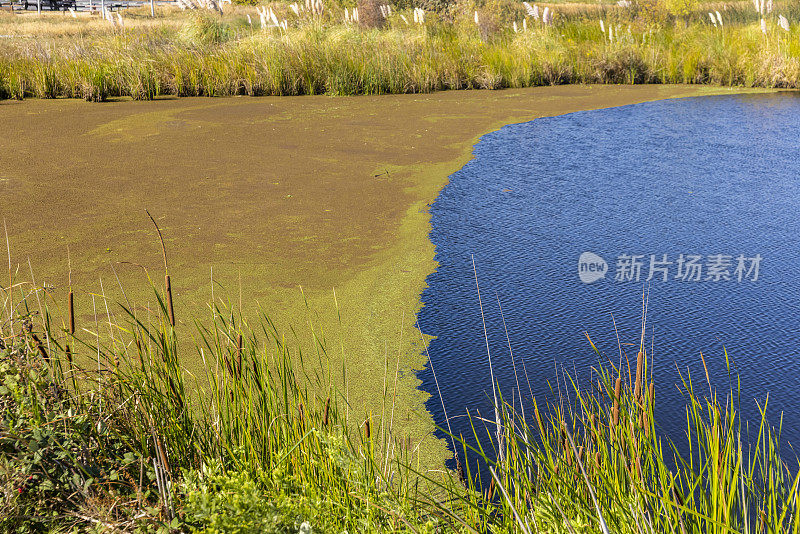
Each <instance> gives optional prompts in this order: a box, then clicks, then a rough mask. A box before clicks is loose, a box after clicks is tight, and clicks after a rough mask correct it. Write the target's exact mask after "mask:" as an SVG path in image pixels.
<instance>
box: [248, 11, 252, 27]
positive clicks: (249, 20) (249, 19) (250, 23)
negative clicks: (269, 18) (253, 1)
mask: <svg viewBox="0 0 800 534" xmlns="http://www.w3.org/2000/svg"><path fill="white" fill-rule="evenodd" d="M247 23H248V24H249V25H250V27H251V28H252V27H253V19H251V18H250V13H248V14H247Z"/></svg>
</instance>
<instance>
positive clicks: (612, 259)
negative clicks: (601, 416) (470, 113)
mask: <svg viewBox="0 0 800 534" xmlns="http://www.w3.org/2000/svg"><path fill="white" fill-rule="evenodd" d="M798 124H800V97H798V96H796V95H793V94H778V95H758V96H731V97H706V98H693V99H683V100H671V101H663V102H657V103H649V104H641V105H635V106H627V107H622V108H615V109H609V110H601V111H589V112H581V113H574V114H571V115H565V116H561V117H554V118H545V119H538V120H536V121H533V122H529V123H526V124H519V125H513V126H507V127H505V128H503V129H502V130H500V131H498V132H495V133H492V134H489V135H487V136H485V137H483V138H482V139H481V141H480V143H479V144H478V145H477V146H476V147H475V159H474V160H472V161H471V162H470V163H469V164H467V165H466V166H465V167H464V168H463V169H462V170H460V171H459V172H457V173H455V174H454V175H453V176H451V180H450V184H449V185H447V187H445V189H444V190H443V191H442V193H441V196H440V197H439V198H438V199H437V201H436V203H435V204H434V205H433V207H432V209H431V212H432V224H433V231H432V234H431V238H432V240H433V242H434V243H435V244H436V247H437V257H436V259H437V260H438V262H439V264H440V266H439V269H438V270H437V272H436V273H434V274H432V275H431V276H430V277H429V278H428V284H429V287H428V289H427V290H426V291H425V293H424V294H423V302H424V304H425V306H424V308H423V310H422V311H421V312H420V316H419V319H420V324H421V327H422V330H423V331H424V332H425V333H426V334H431V335H434V336H437V339H435V340H434V341H433V342H432V343H431V346H430V353H431V359H432V360H433V362H434V365H435V366H436V372H437V375H438V378H439V385H440V386H441V389H442V395H443V397H444V401H445V403H446V407H447V411H448V414H449V415H450V416H451V418H452V417H453V416H458V415H463V414H465V411H466V410H467V409H480V411H481V412H482V413H484V414H486V413H488V409H489V407H490V406H491V402H490V401H489V399H490V397H491V379H490V377H489V365H488V361H487V355H486V344H485V340H484V332H483V327H482V322H481V312H480V309H479V306H478V295H477V292H476V289H475V277H474V274H473V268H472V261H471V256H472V255H474V258H475V263H476V265H477V274H478V278H479V281H480V284H481V296H482V299H483V306H484V312H485V313H486V327H487V331H488V337H489V347H490V350H491V353H492V357H493V364H494V373H495V378H496V380H498V381H499V382H500V384H501V389H502V391H503V395H504V398H506V399H511V398H512V396H513V397H514V398H517V399H518V398H519V392H518V391H515V389H516V382H515V379H514V370H513V367H512V365H511V358H510V355H509V347H508V343H507V341H506V335H505V331H504V328H503V322H502V318H501V314H500V311H499V310H500V306H499V305H498V302H499V304H500V305H502V310H503V312H504V315H505V322H506V324H507V326H508V336H509V339H510V343H511V348H512V349H513V353H514V357H515V358H516V361H517V365H518V371H519V372H522V367H521V364H522V362H524V364H525V368H526V369H527V372H528V378H529V380H530V387H531V390H532V393H533V395H535V396H536V397H537V400H540V401H541V399H543V398H545V397H549V398H553V392H552V390H551V387H556V384H555V383H554V379H555V378H556V375H557V371H560V370H566V371H568V372H570V373H571V374H572V375H573V376H574V377H575V378H577V379H578V380H579V381H581V380H583V381H587V380H588V379H589V378H590V367H591V366H592V365H595V364H596V363H597V357H596V355H595V354H594V353H593V351H592V349H591V346H590V345H589V343H588V342H587V339H586V336H585V334H584V332H588V334H589V335H590V336H591V338H592V341H594V343H595V344H596V345H597V346H598V348H599V349H600V350H601V351H602V353H603V357H604V358H606V359H607V360H611V361H613V362H614V363H615V364H618V363H619V360H620V351H619V345H618V343H617V331H618V332H619V336H620V339H621V341H622V349H623V351H625V352H626V353H627V355H628V356H630V357H632V358H633V362H634V365H635V357H636V348H635V346H632V345H626V343H628V344H633V345H636V344H637V343H638V339H639V333H640V330H641V328H640V323H641V311H642V310H641V308H642V294H643V291H647V293H648V295H649V301H648V314H647V341H646V343H647V345H648V346H651V345H652V347H653V356H654V359H653V362H654V381H655V385H656V390H657V405H656V410H657V419H658V423H659V425H660V426H661V431H662V432H664V433H666V434H668V435H670V436H671V437H673V438H674V439H676V440H678V441H680V439H681V434H682V433H683V432H685V413H684V410H683V406H684V402H683V399H682V397H681V395H680V393H679V392H678V390H677V388H676V387H675V385H676V384H677V383H679V381H680V377H679V375H678V370H680V371H681V372H684V373H685V372H686V371H687V370H688V371H689V372H690V373H691V375H692V376H693V377H694V378H695V379H696V382H697V383H698V385H702V386H703V387H705V372H704V370H703V364H702V362H701V359H700V352H701V351H702V353H703V355H704V356H705V357H706V362H707V363H708V367H709V369H708V370H709V374H710V376H711V381H712V386H713V387H716V388H718V389H719V390H720V391H723V390H726V389H727V388H728V387H729V380H734V381H735V377H734V378H730V377H729V376H728V373H727V369H726V363H725V355H724V351H723V348H725V349H727V351H728V354H729V356H730V359H731V362H732V364H733V367H734V371H735V372H738V373H739V374H740V375H741V377H742V393H743V394H742V401H741V402H742V409H743V412H744V415H745V417H747V418H749V419H751V420H754V419H755V420H758V408H757V406H756V403H755V400H754V399H759V400H760V401H762V404H763V400H764V399H765V397H766V395H767V394H769V412H770V413H771V414H773V416H774V417H773V419H772V420H773V421H774V422H776V423H777V422H778V415H779V412H781V411H783V412H784V439H785V440H788V441H789V442H790V443H792V442H795V441H797V438H798V437H800V395H797V394H796V391H797V386H798V382H799V381H800V359H799V358H798V355H799V354H800V328H798V327H800V302H799V301H798V288H800V231H799V230H800V228H798V221H800V217H798V212H800V195H799V194H798V192H799V191H800V152H798V148H800V137H799V136H798V135H797V127H798ZM585 252H590V253H592V255H593V256H586V258H589V259H592V258H594V259H595V260H596V261H595V262H593V263H596V264H597V265H596V266H593V267H591V268H592V269H601V268H602V262H605V264H606V265H607V269H606V270H605V272H604V273H603V274H604V276H597V275H594V278H597V279H596V280H594V281H593V282H591V283H585V282H582V281H581V276H579V267H578V260H579V257H580V256H581V254H582V253H585ZM598 258H599V260H598ZM590 263H592V262H589V263H586V262H585V264H584V269H586V270H588V269H589V268H590V267H589V264H590ZM651 269H653V270H652V273H651ZM648 277H650V278H651V280H650V282H649V283H648V282H647V278H648ZM584 278H585V277H584ZM665 279H666V280H665ZM612 314H613V319H612ZM615 326H616V330H615ZM420 376H421V378H422V380H423V386H422V387H423V388H424V389H425V390H426V391H429V392H430V393H432V394H434V395H435V396H434V397H433V398H431V400H430V401H429V402H428V409H429V410H431V412H432V413H433V414H434V416H435V419H436V421H437V422H439V423H440V424H443V422H444V418H443V415H442V407H441V404H440V403H439V399H438V396H436V390H435V386H434V384H433V376H432V374H431V372H430V368H429V367H428V368H427V369H426V370H425V371H423V372H422V373H421V375H420ZM521 380H524V379H522V378H521ZM700 381H702V384H700ZM734 384H735V382H734ZM561 387H562V389H563V388H564V385H563V384H562V385H561ZM521 389H522V390H523V391H522V394H523V396H524V397H525V398H528V397H530V395H531V393H530V392H529V391H528V383H527V381H524V382H523V385H522V387H521ZM453 423H454V424H453V431H454V432H455V433H456V434H459V433H464V435H469V434H470V433H471V432H470V430H469V427H468V426H467V422H466V420H465V419H464V418H463V417H461V418H458V419H455V420H454V422H453ZM755 432H757V428H756V429H751V434H753V433H755Z"/></svg>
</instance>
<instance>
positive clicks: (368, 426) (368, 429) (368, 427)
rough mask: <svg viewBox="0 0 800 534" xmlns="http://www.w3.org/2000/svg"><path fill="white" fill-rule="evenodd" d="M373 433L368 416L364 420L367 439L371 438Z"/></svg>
mask: <svg viewBox="0 0 800 534" xmlns="http://www.w3.org/2000/svg"><path fill="white" fill-rule="evenodd" d="M371 435H372V434H371V431H370V425H369V417H367V419H366V421H364V436H366V438H367V439H370V436H371Z"/></svg>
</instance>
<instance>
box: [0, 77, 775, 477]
mask: <svg viewBox="0 0 800 534" xmlns="http://www.w3.org/2000/svg"><path fill="white" fill-rule="evenodd" d="M763 92H772V91H771V90H761V89H756V90H741V89H730V88H718V87H709V86H661V85H636V86H612V85H602V86H585V85H566V86H555V87H536V88H529V89H510V90H501V91H448V92H440V93H432V94H424V95H419V94H416V95H380V96H359V97H326V96H316V97H315V96H302V97H260V98H252V99H248V98H230V99H207V98H202V97H201V98H180V99H170V100H166V99H165V100H156V101H150V102H130V101H128V102H116V103H109V104H106V105H98V104H92V103H86V102H81V101H74V100H25V101H23V102H9V101H5V102H0V113H2V114H3V115H4V121H5V123H6V124H8V125H9V129H10V135H8V136H6V137H5V138H4V139H3V140H2V141H0V154H2V155H0V168H1V169H3V171H2V173H0V191H2V192H3V196H4V198H9V199H11V200H10V201H8V202H6V204H5V205H4V208H5V209H4V210H3V211H4V213H3V216H4V217H5V219H6V220H7V224H8V232H9V237H10V240H11V249H12V250H11V252H12V261H13V263H14V264H20V265H21V269H24V270H23V271H22V272H26V271H27V266H25V265H24V263H26V262H27V258H28V257H30V259H31V264H32V268H33V271H34V273H35V274H36V276H37V281H40V280H41V281H42V282H46V283H49V284H50V285H53V286H55V287H56V291H57V292H58V291H59V290H63V288H64V286H65V285H66V278H67V251H66V248H67V245H69V248H70V252H71V256H72V267H73V283H74V285H75V286H76V287H77V288H78V293H77V301H78V309H79V313H80V312H81V311H83V312H84V313H83V317H82V319H83V322H84V323H85V322H86V321H88V320H89V316H88V315H87V314H86V313H85V311H86V310H90V309H91V302H90V298H89V293H88V292H89V291H95V292H99V289H100V287H99V284H98V279H99V277H100V276H102V278H103V279H105V280H106V285H105V289H104V292H106V293H107V294H108V296H109V299H110V300H113V301H117V300H121V298H113V297H114V296H115V295H116V293H118V292H117V291H116V290H111V289H109V286H112V285H116V280H115V279H114V276H115V274H114V273H113V272H112V270H111V269H110V267H109V265H116V266H117V267H116V270H117V271H118V274H119V276H120V279H121V283H122V285H123V286H124V287H125V288H126V292H127V293H128V296H129V297H131V298H132V300H134V301H138V302H139V303H141V304H143V303H144V302H146V299H147V295H146V292H141V291H139V290H138V288H139V287H141V286H142V284H141V281H142V275H141V271H140V270H139V269H137V268H131V267H124V266H123V265H127V264H122V263H119V262H136V263H139V264H141V265H143V266H144V267H146V268H147V270H148V272H150V273H160V269H161V267H160V263H161V257H160V250H159V249H158V244H157V242H156V241H155V238H154V236H153V235H152V233H153V232H152V230H151V226H150V225H149V221H148V220H147V219H146V217H145V215H144V209H145V208H146V207H147V208H148V209H150V211H151V213H153V215H154V216H155V217H156V219H157V220H159V224H160V225H161V226H162V230H163V231H164V233H165V239H166V242H167V248H168V252H169V254H170V261H171V263H170V274H171V275H172V278H173V286H174V288H175V291H176V315H177V316H178V322H179V328H180V327H182V328H183V330H184V332H191V330H192V326H191V322H192V319H197V318H199V317H202V316H203V315H202V314H203V313H208V312H203V311H202V310H204V309H205V303H206V302H207V301H208V300H209V298H210V295H211V291H210V288H211V278H210V274H211V273H210V268H211V267H212V266H213V273H214V274H213V278H214V281H215V283H218V284H221V285H222V286H223V288H227V290H222V291H221V292H222V293H223V294H224V297H225V298H230V299H231V300H234V299H235V298H236V295H237V294H242V295H246V296H247V298H246V299H245V302H249V303H250V305H249V306H246V309H245V316H253V314H254V313H255V311H254V309H253V306H252V303H253V302H255V301H258V302H259V303H260V304H261V306H262V307H263V308H264V309H265V310H266V311H267V312H269V313H270V315H271V316H272V317H273V319H275V320H276V323H278V324H279V327H282V328H283V329H284V330H286V331H287V335H290V334H289V331H288V328H287V327H286V325H289V324H291V325H294V326H296V327H298V328H300V327H302V326H303V325H305V326H308V325H313V328H315V329H316V328H320V329H322V330H324V331H325V332H326V334H330V333H333V335H331V336H330V337H329V338H328V340H329V346H330V348H331V349H332V350H331V353H333V352H334V350H333V349H335V350H336V354H333V356H334V357H337V358H341V362H337V363H341V364H342V365H343V366H344V367H348V365H350V364H352V365H353V368H352V369H350V371H348V372H349V376H348V381H349V383H350V387H349V393H350V395H351V402H352V403H353V404H354V405H365V406H370V407H372V413H373V414H375V412H376V411H378V410H380V409H381V406H380V398H381V391H380V390H382V389H383V388H382V387H381V383H382V381H383V380H386V379H387V378H388V381H387V384H388V387H389V388H390V390H391V388H392V387H393V386H392V382H391V381H392V380H393V379H394V369H393V368H395V364H396V365H397V369H398V370H399V371H402V373H401V375H400V379H399V380H398V383H397V386H396V388H397V399H398V403H397V406H396V408H397V411H396V413H395V412H394V408H395V407H394V406H393V410H392V411H393V413H395V417H397V419H398V420H399V421H400V422H401V425H402V426H403V427H404V429H405V430H406V431H407V432H408V433H409V435H410V436H411V438H412V440H413V442H414V443H419V442H421V441H424V445H423V449H422V450H423V453H422V462H423V464H424V465H427V466H430V467H434V466H437V465H438V466H441V460H442V459H443V458H444V457H446V456H447V455H448V451H447V449H446V446H445V444H444V443H442V442H441V441H440V440H438V439H425V438H426V437H427V436H431V435H432V434H431V432H432V430H433V421H432V417H431V415H430V414H429V413H428V412H427V410H426V409H425V403H426V401H427V399H428V398H429V395H428V394H427V393H425V392H423V391H421V390H420V389H419V384H420V381H419V380H418V379H417V377H416V372H417V371H418V370H420V369H422V368H423V367H424V365H425V364H426V358H425V357H424V356H423V351H422V346H421V343H419V342H418V341H417V340H415V339H414V336H417V338H418V334H416V333H414V332H413V324H414V323H413V318H414V317H415V316H416V314H417V312H418V311H419V309H420V308H421V307H422V306H423V305H424V304H423V303H422V302H421V300H420V299H421V294H422V291H423V290H424V288H425V287H426V279H427V277H428V275H429V274H431V273H432V272H434V270H435V269H436V267H437V265H436V262H435V259H434V254H435V249H434V246H433V244H432V243H431V242H430V239H429V233H430V214H429V212H428V209H427V208H428V206H430V205H431V204H432V203H433V202H434V201H435V200H436V198H437V197H438V194H439V192H440V191H441V189H442V188H443V187H444V186H445V185H446V184H447V183H448V181H449V176H450V175H452V174H453V173H454V172H456V171H457V170H458V169H460V168H461V167H463V165H464V164H465V163H466V162H467V161H469V160H470V159H471V158H472V151H473V146H474V145H475V143H476V142H477V141H478V140H479V139H480V137H482V136H483V135H485V134H487V133H490V132H492V131H496V130H497V129H499V128H501V127H502V126H505V125H507V124H513V123H519V122H526V121H530V120H535V119H536V118H540V117H545V116H555V115H562V114H566V113H571V112H575V111H585V110H592V109H602V108H608V107H616V106H622V105H630V104H637V103H642V102H649V101H654V100H662V99H666V98H680V97H692V96H711V95H733V94H748V93H763ZM454 110H455V112H456V114H454V113H452V112H453V111H454ZM59 122H61V127H59ZM44 128H48V129H44ZM49 128H52V129H53V130H52V131H54V132H57V133H56V134H55V135H54V136H53V138H51V139H49V143H48V144H46V145H45V146H43V145H42V143H41V142H36V143H29V144H26V145H25V146H20V139H36V138H37V136H36V133H37V132H41V131H49ZM187 163H188V165H187ZM109 181H113V189H114V190H115V193H114V194H111V195H110V196H108V195H107V194H106V193H107V191H104V189H105V190H107V189H112V187H109ZM176 207H180V209H177V208H176ZM20 214H21V215H20ZM78 233H80V234H81V235H80V237H78ZM153 278H154V279H155V280H158V277H157V276H153ZM112 281H113V282H114V283H113V284H112ZM298 285H300V286H302V294H301V293H300V291H299V290H298ZM129 288H134V289H133V290H132V291H129ZM334 288H335V292H336V297H335V300H334V296H333V293H332V289H334ZM217 291H220V290H217ZM116 296H117V297H121V295H116ZM150 298H152V297H150ZM306 301H307V302H308V308H306V306H305V302H306ZM276 310H277V311H276ZM339 313H341V322H339V320H338V315H339ZM401 318H402V320H401ZM181 323H183V324H182V325H181ZM401 331H402V334H401ZM401 336H402V337H401ZM303 343H304V342H303V341H302V340H301V339H298V344H300V345H303ZM305 343H306V344H307V342H305ZM340 347H341V350H339V349H340ZM337 354H343V356H337ZM187 366H188V367H189V368H190V369H191V362H187ZM348 368H349V367H348Z"/></svg>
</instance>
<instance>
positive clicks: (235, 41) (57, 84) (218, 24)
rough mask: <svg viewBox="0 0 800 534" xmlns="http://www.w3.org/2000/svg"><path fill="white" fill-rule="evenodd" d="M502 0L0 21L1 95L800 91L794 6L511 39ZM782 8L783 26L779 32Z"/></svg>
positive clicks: (587, 17) (581, 19) (537, 29)
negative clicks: (358, 10) (267, 24)
mask: <svg viewBox="0 0 800 534" xmlns="http://www.w3.org/2000/svg"><path fill="white" fill-rule="evenodd" d="M496 3H500V4H502V5H501V6H500V7H496V6H495V7H494V8H491V9H493V10H491V9H490V7H491V5H490V4H487V7H484V8H482V10H483V11H482V13H485V15H482V18H481V20H486V21H490V22H491V24H490V26H491V27H486V26H485V25H484V24H483V23H481V25H476V24H475V23H474V22H472V20H471V19H470V17H469V16H467V14H470V15H471V14H472V10H471V6H472V4H470V5H469V6H468V5H466V4H455V5H454V6H452V7H451V8H450V10H449V11H447V12H445V13H438V14H437V13H430V14H429V16H428V17H426V19H425V20H426V22H425V24H424V25H406V24H405V23H403V22H402V19H400V18H399V17H400V15H404V16H405V17H406V20H409V19H410V18H412V14H411V12H410V11H409V12H408V13H405V14H404V12H403V11H393V14H392V15H391V17H390V19H389V21H388V22H389V24H388V26H387V28H386V29H374V28H373V29H369V28H364V27H359V26H357V25H354V24H344V23H343V22H342V21H343V14H339V13H338V12H334V11H331V12H328V13H327V15H326V17H325V18H322V19H319V18H314V19H304V18H303V17H302V16H301V17H297V16H294V15H293V14H291V13H289V12H288V8H286V7H285V6H282V7H280V8H276V9H282V10H283V11H285V12H287V14H285V16H286V17H287V18H288V19H289V24H288V27H287V29H286V30H283V29H278V28H272V29H270V28H267V29H265V30H262V29H261V28H260V27H256V26H257V25H248V23H247V20H246V18H245V15H247V14H249V13H245V10H246V8H237V9H238V11H234V13H233V14H229V15H226V17H225V18H219V17H217V16H215V15H210V14H208V15H203V16H198V15H193V16H190V17H188V18H187V17H183V18H181V17H179V16H178V15H175V16H174V17H171V18H170V17H167V18H165V19H163V20H162V21H161V25H160V26H159V24H158V23H157V22H152V21H146V23H144V22H142V23H141V24H140V23H139V22H138V21H136V20H135V19H133V21H131V22H130V23H129V24H128V26H126V27H125V28H123V29H117V30H110V29H108V28H102V27H101V28H95V27H94V26H90V25H89V24H88V23H87V22H84V21H77V22H74V23H70V22H64V23H62V24H63V25H64V26H65V28H66V29H65V30H64V31H63V32H62V33H58V32H57V31H53V30H52V29H50V31H48V32H44V33H42V34H39V33H38V30H37V29H36V26H35V24H34V23H31V22H20V21H17V20H16V19H14V18H9V17H6V18H5V20H3V21H0V28H2V29H3V32H4V33H6V34H8V35H11V36H12V38H10V39H7V40H6V41H8V45H6V43H4V46H3V47H2V49H1V50H0V98H25V97H39V98H57V97H74V98H86V99H89V100H103V99H107V98H109V97H115V96H129V97H133V98H135V99H152V98H155V97H157V96H161V95H177V96H226V95H251V96H258V95H298V94H320V93H325V94H336V95H350V94H380V93H417V92H430V91H438V90H446V89H471V88H505V87H527V86H535V85H552V84H566V83H703V84H719V85H735V86H748V87H752V86H759V87H791V88H796V87H798V85H800V33H798V31H799V30H798V24H797V20H798V17H800V12H798V10H797V9H796V8H794V7H792V6H789V5H785V6H782V5H779V6H778V7H776V10H775V12H773V13H772V14H770V15H768V16H767V17H766V18H767V28H768V31H767V34H766V35H764V34H763V33H762V32H761V29H760V20H761V19H760V16H759V15H757V14H756V13H755V12H754V10H753V9H752V7H749V8H745V7H731V8H729V9H725V8H722V9H723V10H722V18H723V20H724V26H721V27H715V26H712V25H711V23H710V22H709V20H708V15H707V13H706V11H707V9H706V8H703V9H702V11H701V12H698V13H693V14H690V15H687V16H686V17H682V18H677V19H676V18H674V17H671V16H668V15H666V14H664V13H662V12H661V11H659V10H658V9H656V8H653V10H649V11H648V10H647V9H644V8H643V9H641V10H638V11H636V10H621V9H619V8H613V7H612V8H606V7H601V8H594V7H592V8H584V9H579V8H576V7H574V6H571V7H566V6H565V7H557V6H554V10H555V12H556V18H555V22H554V24H553V25H552V26H546V25H543V24H542V23H541V22H537V21H535V20H534V19H532V18H530V17H528V20H526V26H525V27H526V30H525V31H522V30H521V28H522V25H521V23H520V24H518V25H517V28H518V29H520V31H519V32H515V31H513V24H514V23H516V22H521V21H522V20H523V19H524V18H525V12H524V10H523V8H522V5H521V4H517V3H513V2H506V3H503V2H500V1H499V0H498V2H496ZM747 5H748V6H749V4H747ZM778 10H781V13H782V14H783V15H786V16H787V17H788V18H789V20H790V23H791V26H790V31H788V32H787V31H784V30H783V29H781V28H780V27H779V25H778ZM280 16H281V17H283V16H284V14H281V15H280ZM18 18H20V19H22V18H23V17H18ZM251 18H252V17H251ZM26 20H27V19H26ZM70 20H72V19H70ZM600 20H603V21H604V28H606V27H607V28H610V29H611V30H612V35H609V34H608V29H607V28H606V29H605V30H601V27H600V24H599V23H600ZM70 24H73V25H76V26H77V27H78V29H77V30H76V29H69V28H70ZM486 24H489V22H487V23H486ZM176 28H180V29H179V30H178V31H176ZM33 36H36V39H35V44H34V43H32V42H31V40H30V37H33Z"/></svg>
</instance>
